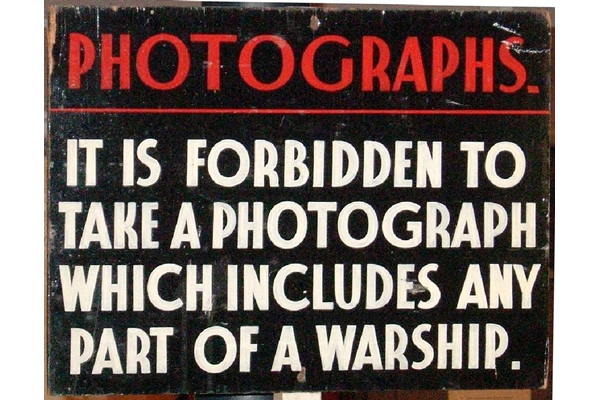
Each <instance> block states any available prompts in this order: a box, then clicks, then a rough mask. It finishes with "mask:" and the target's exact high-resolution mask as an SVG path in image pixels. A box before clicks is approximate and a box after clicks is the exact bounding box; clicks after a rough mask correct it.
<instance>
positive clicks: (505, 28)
mask: <svg viewBox="0 0 600 400" xmlns="http://www.w3.org/2000/svg"><path fill="white" fill-rule="evenodd" d="M493 25H494V27H495V28H498V29H502V30H503V31H506V32H509V33H512V34H513V35H517V36H521V34H520V33H519V32H517V31H516V30H514V29H511V28H509V27H507V26H504V25H502V24H500V23H498V22H494V24H493Z"/></svg>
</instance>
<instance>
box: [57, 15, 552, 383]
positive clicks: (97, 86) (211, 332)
mask: <svg viewBox="0 0 600 400" xmlns="http://www.w3.org/2000/svg"><path fill="white" fill-rule="evenodd" d="M548 20H549V11H548V10H539V9H538V10H533V11H532V10H512V11H472V10H460V9H459V10H393V9H387V10H381V9H378V10H366V9H364V10H358V9H354V10H328V9H323V8H297V7H292V8H280V9H275V8H273V9H268V8H267V9H241V8H234V7H232V8H227V7H223V8H199V7H198V8H193V7H176V8H169V7H154V8H152V7H145V8H144V7H141V8H139V7H138V8H127V7H124V8H95V7H58V8H55V9H52V11H51V14H50V23H49V39H48V44H49V63H48V64H49V65H48V67H49V68H48V70H49V71H48V76H49V85H50V88H49V100H48V104H49V106H48V109H49V126H48V137H47V148H48V162H47V173H48V182H47V188H48V192H47V212H48V222H47V226H48V244H47V246H48V258H47V263H48V264H47V270H48V276H47V283H48V382H49V387H50V390H51V392H53V393H60V394H105V393H218V394H224V393H232V394H236V393H237V394H241V393H259V392H289V391H333V390H346V391H348V390H350V391H352V390H361V391H364V390H389V389H453V388H461V389H481V388H539V387H543V386H544V385H545V381H546V379H547V371H548V365H549V355H548V352H549V348H548V341H549V318H548V315H549V309H548V302H549V298H550V296H551V291H550V289H549V265H548V264H549V260H548V245H549V235H548V231H549V222H548V210H549V204H548V201H549V157H548V152H549V143H548V131H549V123H550V106H549V104H550V94H551V90H552V88H551V86H550V76H551V62H550V60H551V53H550V48H551V35H550V28H549V21H548Z"/></svg>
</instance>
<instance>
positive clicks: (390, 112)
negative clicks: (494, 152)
mask: <svg viewBox="0 0 600 400" xmlns="http://www.w3.org/2000/svg"><path fill="white" fill-rule="evenodd" d="M50 112H56V113H81V114H88V113H90V114H94V113H96V114H97V113H108V114H299V115H302V114H321V115H326V114H334V115H336V114H363V115H372V114H375V115H549V114H550V111H548V110H476V109H462V110H414V109H411V110H405V109H395V110H390V109H318V108H309V109H306V108H303V109H296V108H57V107H53V108H50Z"/></svg>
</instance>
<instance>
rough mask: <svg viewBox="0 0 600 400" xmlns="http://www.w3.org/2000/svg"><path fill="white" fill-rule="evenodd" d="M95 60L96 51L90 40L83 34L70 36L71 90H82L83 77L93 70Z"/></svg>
mask: <svg viewBox="0 0 600 400" xmlns="http://www.w3.org/2000/svg"><path fill="white" fill-rule="evenodd" d="M82 50H83V61H82V60H81V51H82ZM95 58H96V50H95V48H94V43H92V40H91V39H90V38H88V37H87V36H85V35H82V34H81V33H71V34H70V35H69V89H79V88H81V75H83V74H85V73H86V72H88V71H89V70H90V69H92V65H93V64H94V59H95Z"/></svg>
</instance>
